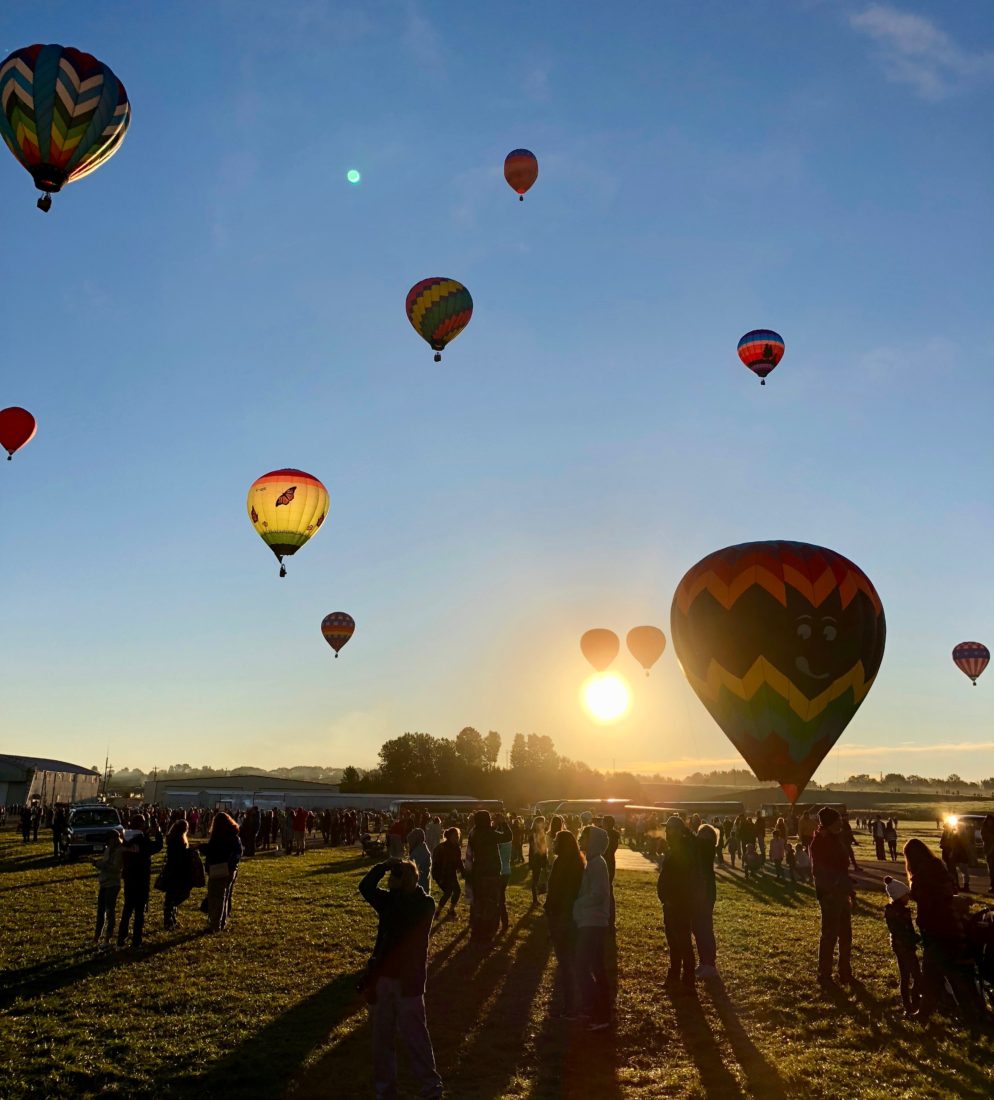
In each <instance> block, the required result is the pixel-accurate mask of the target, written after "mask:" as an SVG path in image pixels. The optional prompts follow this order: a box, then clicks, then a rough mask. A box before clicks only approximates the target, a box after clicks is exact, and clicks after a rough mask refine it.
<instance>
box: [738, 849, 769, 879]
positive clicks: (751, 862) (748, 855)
mask: <svg viewBox="0 0 994 1100" xmlns="http://www.w3.org/2000/svg"><path fill="white" fill-rule="evenodd" d="M764 862H765V861H764V859H763V857H762V856H761V855H760V854H759V852H757V851H756V845H755V844H753V843H751V842H750V843H749V844H747V845H746V846H745V852H744V853H743V855H742V867H743V870H744V871H745V877H746V878H747V879H748V878H759V874H760V872H761V871H762V869H763V863H764Z"/></svg>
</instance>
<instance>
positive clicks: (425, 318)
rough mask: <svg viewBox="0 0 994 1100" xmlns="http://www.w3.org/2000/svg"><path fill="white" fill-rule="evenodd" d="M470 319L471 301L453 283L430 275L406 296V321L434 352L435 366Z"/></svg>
mask: <svg viewBox="0 0 994 1100" xmlns="http://www.w3.org/2000/svg"><path fill="white" fill-rule="evenodd" d="M472 316H473V299H472V297H471V296H470V293H469V291H468V290H467V289H466V288H465V287H464V286H463V285H462V283H460V282H457V281H456V280H455V279H445V278H442V277H441V276H438V275H433V276H432V277H431V278H430V279H422V280H421V282H420V283H415V284H414V286H412V287H411V289H410V290H409V291H408V293H407V319H408V320H409V321H410V322H411V324H412V325H413V326H414V331H415V332H416V333H417V334H418V335H419V336H420V337H421V338H422V339H423V340H426V341H427V342H428V344H429V345H430V347H431V348H432V350H433V351H434V352H435V361H436V362H438V361H439V360H440V359H441V358H442V350H443V348H444V347H445V346H446V344H450V343H451V342H452V341H453V340H454V339H455V338H456V337H457V336H458V335H459V333H460V332H462V330H463V329H464V328H465V327H466V326H467V325H468V324H469V319H470V318H471V317H472Z"/></svg>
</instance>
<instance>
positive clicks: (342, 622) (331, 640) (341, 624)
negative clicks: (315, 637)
mask: <svg viewBox="0 0 994 1100" xmlns="http://www.w3.org/2000/svg"><path fill="white" fill-rule="evenodd" d="M354 633H355V619H353V618H352V616H351V615H349V614H348V613H347V612H345V611H332V612H330V613H329V614H327V615H325V617H324V618H323V619H322V620H321V634H322V635H323V636H324V640H325V641H326V642H327V643H328V645H330V646H331V648H332V649H333V650H334V651H335V657H336V658H337V657H338V654H339V652H340V650H341V648H342V646H343V645H345V643H346V642H347V641H348V640H349V638H351V637H352V635H353V634H354Z"/></svg>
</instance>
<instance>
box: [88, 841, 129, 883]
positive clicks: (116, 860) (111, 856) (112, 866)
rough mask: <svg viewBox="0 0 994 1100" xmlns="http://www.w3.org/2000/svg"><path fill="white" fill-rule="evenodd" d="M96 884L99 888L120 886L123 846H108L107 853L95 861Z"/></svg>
mask: <svg viewBox="0 0 994 1100" xmlns="http://www.w3.org/2000/svg"><path fill="white" fill-rule="evenodd" d="M94 866H95V867H96V868H97V882H98V883H99V884H100V885H101V886H120V885H121V872H122V871H123V870H124V846H123V845H122V844H112V845H108V847H107V851H106V852H104V854H103V855H102V856H101V857H100V858H99V859H98V860H97V861H96V863H95V864H94Z"/></svg>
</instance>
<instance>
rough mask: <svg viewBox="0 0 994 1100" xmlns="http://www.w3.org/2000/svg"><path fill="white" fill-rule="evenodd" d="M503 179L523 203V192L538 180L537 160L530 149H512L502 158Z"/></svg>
mask: <svg viewBox="0 0 994 1100" xmlns="http://www.w3.org/2000/svg"><path fill="white" fill-rule="evenodd" d="M504 179H506V180H507V182H508V183H509V184H510V185H511V187H512V188H513V189H514V190H515V191H517V192H518V201H519V202H524V201H525V192H526V191H527V190H529V189H530V187H531V185H532V184H533V183H534V182H535V181H536V180H537V179H538V158H537V157H536V156H535V154H534V153H533V152H532V151H531V150H530V149H512V150H511V152H510V153H508V154H507V156H506V157H505V158H504Z"/></svg>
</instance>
